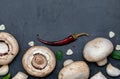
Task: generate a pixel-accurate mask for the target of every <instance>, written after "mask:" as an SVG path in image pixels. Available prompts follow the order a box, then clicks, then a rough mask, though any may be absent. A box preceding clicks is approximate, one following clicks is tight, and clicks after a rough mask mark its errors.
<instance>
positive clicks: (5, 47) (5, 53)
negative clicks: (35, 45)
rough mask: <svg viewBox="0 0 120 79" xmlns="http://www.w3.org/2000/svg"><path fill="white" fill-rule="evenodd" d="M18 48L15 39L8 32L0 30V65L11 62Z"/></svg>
mask: <svg viewBox="0 0 120 79" xmlns="http://www.w3.org/2000/svg"><path fill="white" fill-rule="evenodd" d="M18 50H19V46H18V43H17V40H16V39H15V38H14V37H13V36H12V35H11V34H9V33H6V32H0V65H6V64H9V63H11V62H12V60H13V59H14V57H15V56H16V55H17V54H18Z"/></svg>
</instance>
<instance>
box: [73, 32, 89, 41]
mask: <svg viewBox="0 0 120 79" xmlns="http://www.w3.org/2000/svg"><path fill="white" fill-rule="evenodd" d="M80 36H89V34H88V33H85V32H83V33H78V34H73V38H74V39H75V40H76V39H77V38H78V37H80Z"/></svg>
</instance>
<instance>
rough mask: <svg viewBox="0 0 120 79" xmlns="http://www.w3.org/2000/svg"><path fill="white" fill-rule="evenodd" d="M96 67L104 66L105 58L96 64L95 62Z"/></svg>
mask: <svg viewBox="0 0 120 79" xmlns="http://www.w3.org/2000/svg"><path fill="white" fill-rule="evenodd" d="M96 63H97V65H98V66H104V65H105V64H107V58H105V59H103V60H100V61H98V62H96Z"/></svg>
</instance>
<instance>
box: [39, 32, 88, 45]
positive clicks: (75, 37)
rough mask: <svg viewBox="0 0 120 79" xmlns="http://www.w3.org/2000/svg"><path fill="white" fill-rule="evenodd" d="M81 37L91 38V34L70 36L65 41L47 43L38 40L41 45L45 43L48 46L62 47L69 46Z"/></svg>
mask: <svg viewBox="0 0 120 79" xmlns="http://www.w3.org/2000/svg"><path fill="white" fill-rule="evenodd" d="M80 36H89V34H87V33H79V34H72V35H70V36H68V37H67V38H65V39H63V40H59V41H45V40H42V39H40V38H37V39H38V41H40V42H41V43H44V44H47V45H52V46H61V45H65V44H68V43H71V42H73V41H75V40H76V39H77V38H78V37H80Z"/></svg>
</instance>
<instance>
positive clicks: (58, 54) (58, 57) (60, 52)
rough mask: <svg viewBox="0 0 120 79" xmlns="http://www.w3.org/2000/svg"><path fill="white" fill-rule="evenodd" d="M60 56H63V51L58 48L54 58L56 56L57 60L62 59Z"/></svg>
mask: <svg viewBox="0 0 120 79" xmlns="http://www.w3.org/2000/svg"><path fill="white" fill-rule="evenodd" d="M62 57H63V52H62V51H61V50H58V51H57V52H56V58H57V60H62Z"/></svg>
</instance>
